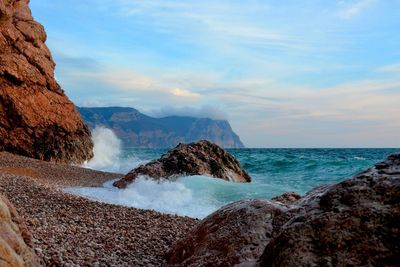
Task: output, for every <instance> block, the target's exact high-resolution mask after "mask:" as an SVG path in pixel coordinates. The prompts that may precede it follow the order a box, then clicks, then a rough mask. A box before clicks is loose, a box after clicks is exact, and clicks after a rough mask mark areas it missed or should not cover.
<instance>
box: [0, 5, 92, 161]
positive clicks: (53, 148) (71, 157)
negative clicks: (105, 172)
mask: <svg viewBox="0 0 400 267" xmlns="http://www.w3.org/2000/svg"><path fill="white" fill-rule="evenodd" d="M28 4H29V0H2V1H0V150H5V151H9V152H12V153H16V154H21V155H24V156H29V157H33V158H37V159H41V160H48V161H58V162H75V163H80V162H83V161H84V160H87V159H89V158H91V156H92V147H93V144H92V141H91V138H90V132H89V130H88V128H87V126H86V125H85V124H84V123H83V121H82V119H81V117H80V115H79V113H78V112H77V110H76V108H75V106H74V105H73V104H72V102H71V101H70V100H69V99H68V98H67V96H65V94H64V92H63V90H62V89H61V88H60V86H59V85H58V84H57V81H56V80H55V79H54V68H55V64H54V62H53V59H52V57H51V54H50V51H49V49H48V48H47V46H46V45H45V41H46V33H45V30H44V28H43V26H42V25H40V24H39V23H37V22H36V21H35V20H34V19H33V18H32V15H31V11H30V9H29V7H28Z"/></svg>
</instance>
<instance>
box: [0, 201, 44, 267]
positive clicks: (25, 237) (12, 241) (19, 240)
mask: <svg viewBox="0 0 400 267" xmlns="http://www.w3.org/2000/svg"><path fill="white" fill-rule="evenodd" d="M30 242H31V234H30V233H29V231H28V228H27V226H26V225H25V222H24V220H23V219H22V218H21V217H20V216H19V215H18V213H17V211H16V210H15V208H14V206H13V205H12V204H11V203H10V202H9V201H8V199H6V198H5V197H3V196H1V195H0V266H15V267H19V266H20V267H22V266H27V267H34V266H40V264H39V259H38V258H37V256H36V254H35V253H34V251H33V249H32V248H31V247H30V246H29V245H30Z"/></svg>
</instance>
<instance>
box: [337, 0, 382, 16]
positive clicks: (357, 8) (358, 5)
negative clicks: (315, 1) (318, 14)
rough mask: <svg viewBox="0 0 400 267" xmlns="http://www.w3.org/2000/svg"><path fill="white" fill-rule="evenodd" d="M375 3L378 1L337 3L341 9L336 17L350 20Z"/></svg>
mask: <svg viewBox="0 0 400 267" xmlns="http://www.w3.org/2000/svg"><path fill="white" fill-rule="evenodd" d="M377 1H378V0H355V1H349V0H347V1H343V0H342V1H339V5H340V6H341V9H340V10H339V12H338V16H339V17H341V18H344V19H352V18H353V17H355V16H357V15H359V14H361V13H362V12H363V11H364V10H366V9H368V8H370V7H371V6H373V4H375V3H376V2H377Z"/></svg>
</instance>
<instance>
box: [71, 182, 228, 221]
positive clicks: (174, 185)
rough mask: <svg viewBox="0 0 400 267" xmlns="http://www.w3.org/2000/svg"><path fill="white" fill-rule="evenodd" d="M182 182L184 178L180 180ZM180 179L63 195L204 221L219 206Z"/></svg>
mask: <svg viewBox="0 0 400 267" xmlns="http://www.w3.org/2000/svg"><path fill="white" fill-rule="evenodd" d="M182 179H185V178H182ZM182 179H179V180H177V181H174V182H171V181H167V180H164V181H155V180H152V179H147V178H146V177H139V178H137V179H136V180H135V181H134V182H133V183H131V184H130V185H129V186H128V187H127V188H126V189H118V188H116V187H114V186H113V185H112V182H113V181H110V182H107V183H105V184H104V185H103V187H97V188H96V187H95V188H93V187H75V188H67V189H65V191H67V192H69V193H73V194H76V195H80V196H83V197H87V198H89V199H93V200H97V201H100V202H105V203H109V204H116V205H121V206H126V207H135V208H141V209H151V210H156V211H159V212H162V213H168V214H177V215H181V216H189V217H192V218H199V219H201V218H204V217H206V216H207V215H209V214H210V213H212V212H214V211H215V210H217V209H218V208H219V207H220V206H221V205H222V203H221V204H219V203H216V202H213V200H212V199H209V198H208V196H207V194H203V195H199V194H196V193H195V192H193V190H191V189H189V188H188V187H187V186H186V185H185V184H184V183H183V182H182Z"/></svg>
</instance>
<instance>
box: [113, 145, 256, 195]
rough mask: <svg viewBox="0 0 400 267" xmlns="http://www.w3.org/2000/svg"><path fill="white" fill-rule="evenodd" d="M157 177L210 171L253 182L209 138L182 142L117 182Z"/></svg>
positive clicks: (219, 176)
mask: <svg viewBox="0 0 400 267" xmlns="http://www.w3.org/2000/svg"><path fill="white" fill-rule="evenodd" d="M140 175H145V176H149V177H151V178H153V179H160V178H170V179H173V178H177V177H179V176H185V175H206V176H211V177H215V178H220V179H224V180H227V181H232V182H243V183H244V182H250V181H251V178H250V176H249V175H248V174H247V173H246V172H245V171H244V170H243V169H242V168H241V167H240V163H239V162H238V161H237V160H236V159H235V158H234V157H233V156H232V155H231V154H229V153H228V152H226V151H224V150H223V149H222V148H220V147H219V146H217V145H216V144H213V143H211V142H209V141H206V140H202V141H199V142H197V143H191V144H179V145H178V146H176V147H175V148H174V149H172V150H170V151H169V152H168V153H167V154H165V155H163V156H162V157H161V158H160V159H157V160H153V161H151V162H149V163H147V164H145V165H141V166H139V167H137V168H136V169H134V170H132V171H130V172H129V173H128V174H127V175H126V176H125V177H124V178H122V179H121V180H118V181H116V182H115V183H114V186H116V187H119V188H125V187H126V186H127V185H128V184H129V183H131V182H132V181H134V180H135V179H136V178H137V177H138V176H140Z"/></svg>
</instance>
